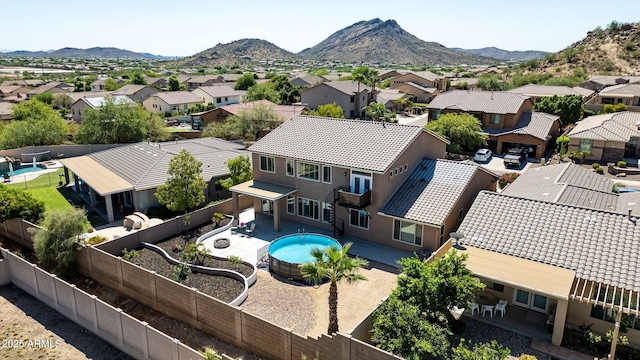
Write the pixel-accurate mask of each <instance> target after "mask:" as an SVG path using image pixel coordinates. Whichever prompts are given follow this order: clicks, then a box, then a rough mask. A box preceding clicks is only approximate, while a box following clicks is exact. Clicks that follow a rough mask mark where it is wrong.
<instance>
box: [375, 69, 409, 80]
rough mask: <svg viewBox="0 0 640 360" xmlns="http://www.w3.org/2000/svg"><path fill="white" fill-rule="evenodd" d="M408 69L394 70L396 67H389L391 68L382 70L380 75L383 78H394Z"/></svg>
mask: <svg viewBox="0 0 640 360" xmlns="http://www.w3.org/2000/svg"><path fill="white" fill-rule="evenodd" d="M406 73H407V70H394V69H389V70H380V72H379V74H378V77H379V78H380V79H381V80H386V79H389V78H394V77H397V76H400V75H403V74H406Z"/></svg>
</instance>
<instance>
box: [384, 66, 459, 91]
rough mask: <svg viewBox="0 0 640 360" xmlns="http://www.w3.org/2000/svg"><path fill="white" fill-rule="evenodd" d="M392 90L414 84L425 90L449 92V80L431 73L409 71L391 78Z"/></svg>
mask: <svg viewBox="0 0 640 360" xmlns="http://www.w3.org/2000/svg"><path fill="white" fill-rule="evenodd" d="M390 81H391V82H390V85H391V87H392V88H395V87H396V86H398V85H400V84H404V83H414V84H417V85H420V86H422V87H423V88H436V89H438V90H439V91H445V90H447V79H446V78H445V77H444V76H442V75H438V74H434V73H432V72H431V71H407V72H406V73H404V74H401V75H398V76H396V77H393V78H391V80H390Z"/></svg>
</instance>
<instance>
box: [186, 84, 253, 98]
mask: <svg viewBox="0 0 640 360" xmlns="http://www.w3.org/2000/svg"><path fill="white" fill-rule="evenodd" d="M198 89H200V90H202V91H204V92H205V93H207V94H208V95H209V96H211V97H221V96H242V95H244V94H246V93H247V92H246V91H244V90H234V89H233V88H232V87H231V86H228V85H222V86H200V87H198ZM196 90H197V89H196Z"/></svg>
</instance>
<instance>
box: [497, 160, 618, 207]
mask: <svg viewBox="0 0 640 360" xmlns="http://www.w3.org/2000/svg"><path fill="white" fill-rule="evenodd" d="M567 186H572V187H579V188H583V189H591V190H594V191H600V192H608V193H611V189H612V188H613V181H612V180H609V179H607V178H606V177H604V176H602V175H599V174H596V173H595V172H593V171H589V170H587V169H585V168H583V167H581V166H579V165H575V164H572V163H566V164H555V165H547V166H538V167H535V168H531V169H529V170H527V171H524V172H523V173H522V174H520V176H519V177H518V178H517V179H516V180H515V181H514V182H513V183H511V184H510V185H509V186H507V187H506V188H505V189H504V190H502V193H503V194H505V195H511V196H518V197H522V198H527V199H533V200H542V201H550V202H557V201H558V199H559V198H560V196H561V195H562V193H563V192H564V191H565V188H566V187H567ZM565 200H567V198H565ZM568 203H571V202H568Z"/></svg>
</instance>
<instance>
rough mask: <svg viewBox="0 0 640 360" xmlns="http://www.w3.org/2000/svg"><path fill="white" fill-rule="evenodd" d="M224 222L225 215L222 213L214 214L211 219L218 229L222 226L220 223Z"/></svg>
mask: <svg viewBox="0 0 640 360" xmlns="http://www.w3.org/2000/svg"><path fill="white" fill-rule="evenodd" d="M222 220H224V214H222V213H219V212H217V213H213V217H212V218H211V222H213V223H214V224H216V227H218V226H220V222H221V221H222Z"/></svg>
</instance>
